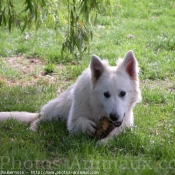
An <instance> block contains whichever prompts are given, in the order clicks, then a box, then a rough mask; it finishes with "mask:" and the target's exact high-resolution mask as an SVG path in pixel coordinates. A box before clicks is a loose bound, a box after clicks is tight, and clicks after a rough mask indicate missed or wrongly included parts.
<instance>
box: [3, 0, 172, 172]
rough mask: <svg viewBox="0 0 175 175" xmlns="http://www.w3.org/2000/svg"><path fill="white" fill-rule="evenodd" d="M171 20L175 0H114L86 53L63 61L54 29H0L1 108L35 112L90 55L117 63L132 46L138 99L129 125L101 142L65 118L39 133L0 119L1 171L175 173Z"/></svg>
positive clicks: (68, 81) (64, 85)
mask: <svg viewBox="0 0 175 175" xmlns="http://www.w3.org/2000/svg"><path fill="white" fill-rule="evenodd" d="M174 19H175V2H174V1H173V0H170V1H167V0H160V1H156V0H152V1H148V0H140V1H137V0H130V1H129V0H115V3H114V12H113V14H112V15H111V16H108V13H106V12H104V13H103V14H102V15H101V16H99V18H98V20H97V24H96V25H94V26H93V29H94V37H93V40H92V41H91V43H90V45H91V50H90V53H86V54H85V56H84V58H83V59H82V60H79V61H78V62H77V61H76V59H75V58H73V57H71V58H69V59H66V60H63V59H62V58H61V52H60V49H61V42H62V38H59V37H56V34H55V32H54V31H52V30H51V29H39V31H37V32H35V31H33V30H26V31H25V32H24V33H23V34H20V32H19V30H17V29H14V30H13V31H12V32H11V33H9V32H8V30H7V29H6V28H0V111H14V110H15V111H29V112H34V111H39V110H40V108H41V107H42V106H43V105H44V104H45V103H46V102H47V101H48V100H50V99H52V98H54V97H56V96H57V94H58V93H60V92H62V91H64V90H65V89H66V88H67V87H68V86H69V85H71V84H72V83H74V82H75V81H76V79H77V77H78V75H79V74H80V73H81V72H82V71H83V70H84V69H85V68H86V67H87V66H88V64H89V61H90V58H91V55H92V54H93V53H94V54H96V55H98V56H100V57H101V58H107V59H109V62H110V64H111V65H115V62H116V60H117V58H119V57H124V55H125V53H126V52H127V51H128V50H133V51H134V53H135V56H136V58H137V60H138V62H139V67H140V88H141V91H142V98H143V99H142V102H141V103H139V104H137V106H136V107H135V108H134V116H135V126H134V127H133V128H132V130H126V132H124V133H122V134H120V135H119V136H118V137H117V138H116V139H114V140H113V141H111V142H110V143H109V144H108V145H105V146H97V145H96V140H95V139H91V138H89V137H87V136H85V135H81V134H80V135H78V136H73V135H69V133H68V131H67V130H66V125H65V123H64V122H62V121H60V122H57V123H56V122H54V121H53V122H50V123H42V124H41V125H40V126H39V129H38V132H36V133H34V132H32V131H30V130H29V126H28V125H22V124H21V123H19V122H16V121H14V120H9V121H6V122H1V123H0V148H1V149H0V174H5V173H13V174H15V173H16V174H17V173H18V174H19V173H23V174H100V175H103V174H104V175H114V174H115V175H150V174H151V175H158V174H162V175H165V174H167V175H172V174H175V153H174V148H175V30H174V29H175V23H174ZM26 35H27V36H28V38H27V40H26V38H25V37H26ZM48 73H49V74H48ZM8 171H9V172H8Z"/></svg>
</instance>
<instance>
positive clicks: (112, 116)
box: [109, 113, 119, 121]
mask: <svg viewBox="0 0 175 175" xmlns="http://www.w3.org/2000/svg"><path fill="white" fill-rule="evenodd" d="M109 118H110V119H111V120H112V121H117V120H118V119H119V115H118V114H117V113H110V114H109Z"/></svg>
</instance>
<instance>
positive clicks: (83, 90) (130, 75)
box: [0, 51, 141, 143]
mask: <svg viewBox="0 0 175 175" xmlns="http://www.w3.org/2000/svg"><path fill="white" fill-rule="evenodd" d="M138 70H139V68H138V64H137V60H136V58H135V56H134V53H133V52H132V51H129V52H128V53H127V54H126V56H125V57H124V59H123V60H119V61H118V65H117V66H114V67H112V66H109V65H108V62H107V61H104V60H101V59H100V58H99V57H98V56H96V55H93V56H92V59H91V62H90V66H89V67H88V68H87V69H86V70H85V71H84V72H83V73H82V74H81V75H80V76H79V78H78V80H77V81H76V83H75V84H73V85H72V86H70V87H69V88H68V89H67V90H66V91H65V92H63V93H62V94H61V95H59V96H58V97H57V98H55V99H53V100H51V101H49V102H48V103H47V104H46V105H44V106H43V107H42V109H41V112H40V113H28V112H0V120H1V121H3V120H6V119H8V118H15V119H17V120H19V121H22V122H26V123H31V129H32V130H36V129H37V126H38V124H39V122H40V121H48V120H52V119H53V118H57V117H59V118H61V119H63V120H66V121H67V129H68V130H69V132H70V133H74V134H76V133H79V132H82V133H85V134H88V135H91V136H92V135H94V133H95V132H96V126H97V122H98V121H99V120H100V118H101V117H102V116H107V117H108V118H109V120H110V121H111V122H112V123H113V125H114V126H115V129H114V130H113V131H111V132H110V134H109V135H108V136H107V137H106V138H104V139H102V140H101V142H102V143H103V142H106V141H107V140H108V139H109V138H111V137H113V136H115V135H118V134H119V133H120V132H121V131H123V129H124V128H125V127H130V126H132V125H133V108H134V106H135V104H136V103H137V102H139V101H140V100H141V93H140V89H139V79H138Z"/></svg>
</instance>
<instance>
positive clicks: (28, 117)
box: [0, 111, 39, 124]
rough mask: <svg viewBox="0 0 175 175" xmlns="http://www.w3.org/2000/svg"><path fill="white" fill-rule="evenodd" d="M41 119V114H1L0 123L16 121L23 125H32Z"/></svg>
mask: <svg viewBox="0 0 175 175" xmlns="http://www.w3.org/2000/svg"><path fill="white" fill-rule="evenodd" d="M38 117H39V113H30V112H16V111H15V112H0V121H6V120H8V119H11V118H12V119H15V120H18V121H20V122H22V123H26V124H28V123H31V122H33V121H34V120H36V119H37V118H38Z"/></svg>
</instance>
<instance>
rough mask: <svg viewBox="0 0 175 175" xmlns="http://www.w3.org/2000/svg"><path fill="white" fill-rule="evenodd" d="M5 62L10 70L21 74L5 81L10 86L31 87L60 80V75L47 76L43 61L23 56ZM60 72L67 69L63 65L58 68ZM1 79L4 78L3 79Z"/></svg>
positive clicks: (10, 58)
mask: <svg viewBox="0 0 175 175" xmlns="http://www.w3.org/2000/svg"><path fill="white" fill-rule="evenodd" d="M3 62H4V63H5V65H7V67H8V68H9V69H13V70H16V71H18V72H19V74H18V75H19V77H16V78H13V79H5V81H6V82H7V84H8V85H9V86H15V85H20V86H30V85H34V84H35V83H38V82H39V83H44V82H45V83H47V82H48V83H55V82H57V80H58V73H52V74H47V75H45V73H44V68H45V64H44V62H43V61H41V60H39V59H37V58H32V59H27V58H26V57H25V56H23V55H19V56H14V57H8V58H3ZM56 67H57V69H58V70H60V71H64V69H65V67H64V66H62V65H57V66H56ZM1 79H3V81H4V78H2V77H1Z"/></svg>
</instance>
